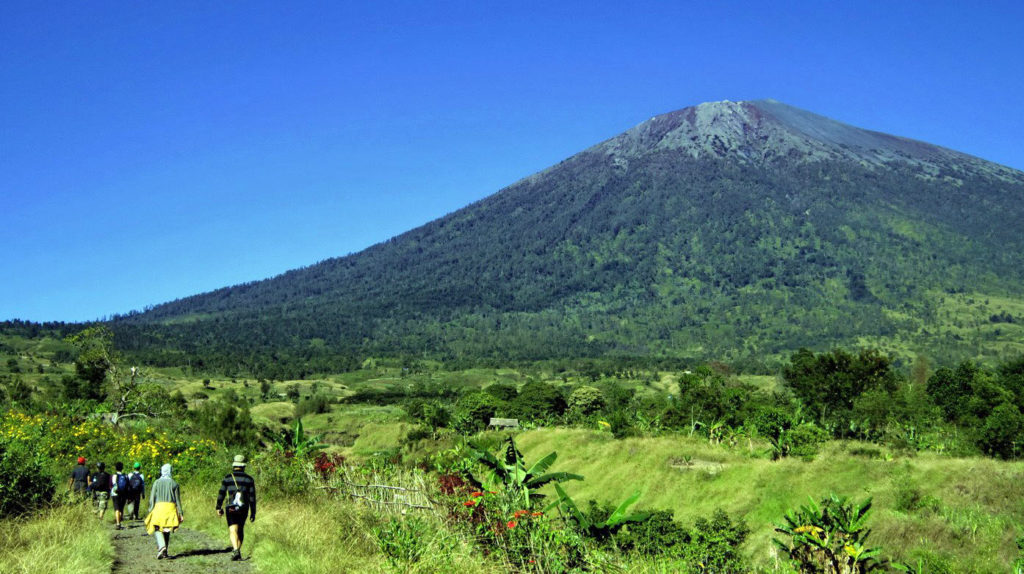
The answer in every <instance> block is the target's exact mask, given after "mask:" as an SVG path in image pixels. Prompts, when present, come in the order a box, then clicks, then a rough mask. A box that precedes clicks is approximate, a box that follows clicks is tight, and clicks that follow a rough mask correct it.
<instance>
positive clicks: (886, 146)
mask: <svg viewBox="0 0 1024 574" xmlns="http://www.w3.org/2000/svg"><path fill="white" fill-rule="evenodd" d="M597 149H600V150H603V151H604V152H605V153H608V154H610V155H612V156H614V158H615V161H616V163H619V164H621V165H626V164H628V161H629V159H630V158H631V157H636V156H638V155H641V154H644V153H649V152H652V151H658V150H678V151H681V152H683V153H686V154H688V155H689V156H691V157H694V158H699V157H712V158H726V159H731V160H734V161H740V162H749V163H755V164H767V163H773V162H775V161H780V160H786V161H792V162H797V163H804V162H814V161H822V160H846V161H854V162H857V163H860V164H862V165H866V166H879V165H886V164H891V163H893V162H904V163H907V164H911V165H914V166H916V167H918V168H920V169H921V170H922V173H923V174H925V176H929V175H930V176H938V177H948V176H950V175H953V174H955V173H956V172H962V171H964V170H968V171H973V172H984V173H986V174H988V175H995V176H997V177H1001V178H1008V179H1014V180H1016V181H1020V180H1021V173H1020V172H1017V171H1016V170H1012V169H1010V168H1006V167H1004V166H1000V165H997V164H993V163H991V162H987V161H984V160H981V159H979V158H976V157H973V156H969V155H966V154H962V153H959V152H956V151H953V150H950V149H946V148H943V147H939V146H935V145H931V144H928V143H924V142H920V141H916V140H911V139H907V138H902V137H897V136H892V135H888V134H884V133H880V132H875V131H870V130H865V129H861V128H857V127H854V126H851V125H848V124H844V123H842V122H838V121H836V120H832V119H829V118H826V117H824V116H819V115H817V114H814V113H811V112H808V111H805V110H801V109H799V108H794V107H792V106H788V105H786V104H783V103H781V102H777V101H775V100H754V101H746V102H731V101H728V100H725V101H721V102H708V103H704V104H700V105H697V106H693V107H689V108H685V109H682V110H679V111H675V112H671V113H667V114H663V115H660V116H656V117H653V118H651V119H650V120H647V121H646V122H643V123H641V124H640V125H638V126H636V127H634V128H632V129H630V130H628V131H626V132H625V133H623V134H621V135H620V136H618V137H616V138H613V139H611V140H608V141H606V142H604V143H602V144H600V145H599V146H597Z"/></svg>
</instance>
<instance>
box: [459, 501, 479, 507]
mask: <svg viewBox="0 0 1024 574" xmlns="http://www.w3.org/2000/svg"><path fill="white" fill-rule="evenodd" d="M462 506H476V501H475V500H467V501H466V502H463V503H462Z"/></svg>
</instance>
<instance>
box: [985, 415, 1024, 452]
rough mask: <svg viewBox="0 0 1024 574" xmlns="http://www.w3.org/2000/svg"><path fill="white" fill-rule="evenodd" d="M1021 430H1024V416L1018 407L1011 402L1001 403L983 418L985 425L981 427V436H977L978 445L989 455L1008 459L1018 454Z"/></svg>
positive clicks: (1022, 445)
mask: <svg viewBox="0 0 1024 574" xmlns="http://www.w3.org/2000/svg"><path fill="white" fill-rule="evenodd" d="M1022 432H1024V417H1022V416H1021V412H1020V409H1018V408H1017V406H1016V405H1014V404H1011V403H1003V404H1001V405H999V406H998V407H996V408H995V409H994V410H993V411H992V414H991V415H989V416H988V418H986V419H985V426H984V427H983V428H982V429H981V436H980V437H979V438H978V446H979V447H980V448H981V449H982V450H983V451H984V452H985V453H986V454H989V455H991V456H998V457H999V458H1003V459H1008V458H1014V457H1016V456H1017V455H1018V454H1019V451H1020V449H1021V447H1024V444H1021V442H1022V441H1021V439H1022V438H1024V437H1022Z"/></svg>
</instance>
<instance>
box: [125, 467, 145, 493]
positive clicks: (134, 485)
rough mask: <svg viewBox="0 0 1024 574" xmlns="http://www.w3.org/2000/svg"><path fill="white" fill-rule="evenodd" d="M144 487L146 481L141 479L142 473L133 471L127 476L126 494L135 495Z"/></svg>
mask: <svg viewBox="0 0 1024 574" xmlns="http://www.w3.org/2000/svg"><path fill="white" fill-rule="evenodd" d="M145 488H146V483H145V482H144V481H143V480H142V475H141V474H139V473H137V472H133V473H131V475H130V476H129V477H128V495H129V496H136V495H138V494H139V493H141V492H142V491H143V489H145Z"/></svg>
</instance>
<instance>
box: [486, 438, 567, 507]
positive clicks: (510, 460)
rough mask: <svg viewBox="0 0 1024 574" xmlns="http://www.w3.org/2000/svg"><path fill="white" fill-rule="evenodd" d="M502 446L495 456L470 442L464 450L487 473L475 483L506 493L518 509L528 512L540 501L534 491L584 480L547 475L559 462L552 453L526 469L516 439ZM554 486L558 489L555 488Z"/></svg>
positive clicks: (508, 439)
mask: <svg viewBox="0 0 1024 574" xmlns="http://www.w3.org/2000/svg"><path fill="white" fill-rule="evenodd" d="M504 444H505V449H504V453H499V455H498V456H494V455H492V454H491V453H490V452H489V451H488V450H487V449H485V448H483V447H482V446H480V445H478V444H475V443H472V442H468V443H467V446H468V449H469V454H470V455H471V456H472V457H474V458H475V459H476V461H477V462H478V463H480V464H481V465H483V466H484V467H485V468H486V469H487V471H488V472H487V474H486V475H485V476H484V478H483V479H482V480H477V483H478V484H480V485H481V486H482V487H483V488H484V489H486V490H495V491H501V492H505V493H506V494H507V496H508V497H509V498H510V499H511V500H513V501H515V502H516V503H517V504H518V506H519V507H520V508H530V507H531V505H532V502H533V501H535V500H539V499H540V498H543V495H541V494H540V493H539V492H537V490H538V489H539V488H541V487H543V486H544V485H546V484H549V483H552V482H554V483H559V482H564V481H566V480H583V477H582V476H580V475H578V474H571V473H568V472H550V473H549V472H547V471H548V469H549V468H551V465H553V464H554V463H555V460H556V459H557V458H558V454H557V453H555V452H551V453H548V455H547V456H544V457H541V459H540V460H538V461H537V462H535V463H533V465H531V466H529V467H527V465H526V461H525V460H524V459H523V453H521V452H519V449H518V448H516V443H515V439H514V438H512V436H509V437H508V438H507V439H506V440H505V441H504ZM499 457H500V458H499ZM555 486H556V488H557V484H556V485H555Z"/></svg>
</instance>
